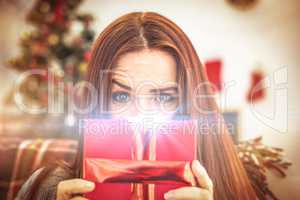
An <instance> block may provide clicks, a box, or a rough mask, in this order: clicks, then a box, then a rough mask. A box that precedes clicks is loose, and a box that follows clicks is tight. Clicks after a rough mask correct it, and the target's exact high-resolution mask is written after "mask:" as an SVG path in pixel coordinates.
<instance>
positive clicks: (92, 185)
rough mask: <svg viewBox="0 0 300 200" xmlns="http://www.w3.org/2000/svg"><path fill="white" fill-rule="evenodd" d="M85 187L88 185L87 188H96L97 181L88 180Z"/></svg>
mask: <svg viewBox="0 0 300 200" xmlns="http://www.w3.org/2000/svg"><path fill="white" fill-rule="evenodd" d="M85 187H87V188H94V187H95V183H93V182H86V183H85Z"/></svg>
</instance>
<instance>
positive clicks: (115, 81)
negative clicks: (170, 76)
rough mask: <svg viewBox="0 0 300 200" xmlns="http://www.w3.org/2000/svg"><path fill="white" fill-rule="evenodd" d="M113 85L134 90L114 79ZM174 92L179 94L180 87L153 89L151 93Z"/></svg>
mask: <svg viewBox="0 0 300 200" xmlns="http://www.w3.org/2000/svg"><path fill="white" fill-rule="evenodd" d="M112 83H114V84H116V85H118V86H119V87H122V88H124V89H126V90H132V88H131V87H130V86H128V85H125V84H123V83H120V82H119V81H117V80H116V79H112ZM172 90H173V91H175V92H178V87H177V86H169V87H165V88H155V89H151V90H150V92H152V93H157V92H158V93H161V92H166V91H172Z"/></svg>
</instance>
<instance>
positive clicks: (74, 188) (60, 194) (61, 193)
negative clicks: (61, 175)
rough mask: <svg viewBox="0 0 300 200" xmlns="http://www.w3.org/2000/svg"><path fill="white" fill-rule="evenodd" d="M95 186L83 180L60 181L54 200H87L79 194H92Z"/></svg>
mask: <svg viewBox="0 0 300 200" xmlns="http://www.w3.org/2000/svg"><path fill="white" fill-rule="evenodd" d="M94 189H95V184H94V183H93V182H90V181H86V180H83V179H70V180H66V181H61V182H60V183H59V184H58V186H57V193H56V200H87V199H86V198H84V197H82V196H80V194H84V193H88V192H92V191H93V190H94Z"/></svg>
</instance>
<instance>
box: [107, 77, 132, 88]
mask: <svg viewBox="0 0 300 200" xmlns="http://www.w3.org/2000/svg"><path fill="white" fill-rule="evenodd" d="M112 83H114V84H116V85H118V86H120V87H122V88H124V89H126V90H132V89H131V87H130V86H128V85H125V84H123V83H120V82H119V81H117V80H116V79H112Z"/></svg>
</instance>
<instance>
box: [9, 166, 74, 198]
mask: <svg viewBox="0 0 300 200" xmlns="http://www.w3.org/2000/svg"><path fill="white" fill-rule="evenodd" d="M43 170H45V168H41V169H38V170H37V171H35V172H34V173H33V174H32V175H31V176H30V177H29V179H28V180H27V181H26V182H25V183H24V184H23V186H22V188H21V189H20V191H19V193H18V194H17V197H16V198H15V200H33V199H38V200H56V190H57V185H58V183H59V182H61V181H63V180H66V179H71V178H73V177H72V173H70V171H69V170H67V169H65V168H63V167H57V168H55V169H54V170H52V171H50V173H49V174H47V176H46V177H44V178H43V179H42V181H41V182H40V183H39V184H38V185H35V188H33V184H35V182H36V181H37V179H38V177H39V176H40V175H41V173H42V171H43ZM32 189H34V190H35V192H34V196H33V197H32V194H33V193H32Z"/></svg>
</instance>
